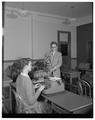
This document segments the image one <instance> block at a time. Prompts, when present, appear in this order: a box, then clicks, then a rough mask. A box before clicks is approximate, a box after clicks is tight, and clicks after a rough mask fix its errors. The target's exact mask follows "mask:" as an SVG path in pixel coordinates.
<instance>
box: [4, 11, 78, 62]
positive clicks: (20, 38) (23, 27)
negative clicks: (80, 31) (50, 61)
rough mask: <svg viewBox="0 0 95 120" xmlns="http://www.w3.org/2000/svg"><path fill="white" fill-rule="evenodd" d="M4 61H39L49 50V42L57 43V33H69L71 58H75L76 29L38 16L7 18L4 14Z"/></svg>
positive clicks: (53, 19)
mask: <svg viewBox="0 0 95 120" xmlns="http://www.w3.org/2000/svg"><path fill="white" fill-rule="evenodd" d="M5 13H6V14H5V29H4V60H15V59H18V58H22V57H30V58H32V59H40V58H43V57H44V54H45V53H46V52H47V51H48V50H49V48H50V43H51V41H57V32H58V31H60V30H61V31H70V32H71V57H73V58H75V57H76V27H75V26H70V25H63V24H62V20H60V19H56V18H52V17H45V16H39V15H38V14H36V13H34V14H32V15H31V16H28V17H20V16H18V17H17V18H15V19H14V18H9V17H8V16H7V13H8V11H6V12H5Z"/></svg>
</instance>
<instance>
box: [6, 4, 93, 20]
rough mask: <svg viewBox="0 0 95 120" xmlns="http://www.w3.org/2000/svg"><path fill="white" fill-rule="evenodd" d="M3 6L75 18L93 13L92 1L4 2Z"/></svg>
mask: <svg viewBox="0 0 95 120" xmlns="http://www.w3.org/2000/svg"><path fill="white" fill-rule="evenodd" d="M5 6H6V7H12V8H18V9H24V10H29V11H34V12H41V13H47V14H52V15H57V16H63V17H64V16H65V17H71V18H76V19H77V18H81V17H86V16H91V15H92V13H93V4H92V2H6V3H5Z"/></svg>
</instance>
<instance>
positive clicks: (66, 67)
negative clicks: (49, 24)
mask: <svg viewBox="0 0 95 120" xmlns="http://www.w3.org/2000/svg"><path fill="white" fill-rule="evenodd" d="M58 51H60V52H61V53H62V62H63V63H62V67H61V70H62V72H64V71H70V70H71V33H70V32H67V31H58Z"/></svg>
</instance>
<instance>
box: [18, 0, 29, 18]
mask: <svg viewBox="0 0 95 120" xmlns="http://www.w3.org/2000/svg"><path fill="white" fill-rule="evenodd" d="M21 4H22V8H21V10H20V12H19V13H20V16H21V17H27V16H28V15H29V12H28V11H27V10H25V3H24V2H22V3H21Z"/></svg>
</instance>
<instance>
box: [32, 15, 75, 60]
mask: <svg viewBox="0 0 95 120" xmlns="http://www.w3.org/2000/svg"><path fill="white" fill-rule="evenodd" d="M58 31H69V32H71V46H72V47H71V57H73V58H75V57H76V27H75V26H70V25H63V24H62V23H61V21H60V20H56V19H54V18H50V17H45V16H35V22H34V34H33V35H34V36H33V38H34V39H33V48H34V49H33V51H34V52H33V57H34V58H36V59H38V58H40V59H41V58H43V57H44V54H45V53H46V52H47V51H49V48H50V43H51V42H52V41H56V42H57V40H58V36H57V35H58Z"/></svg>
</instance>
